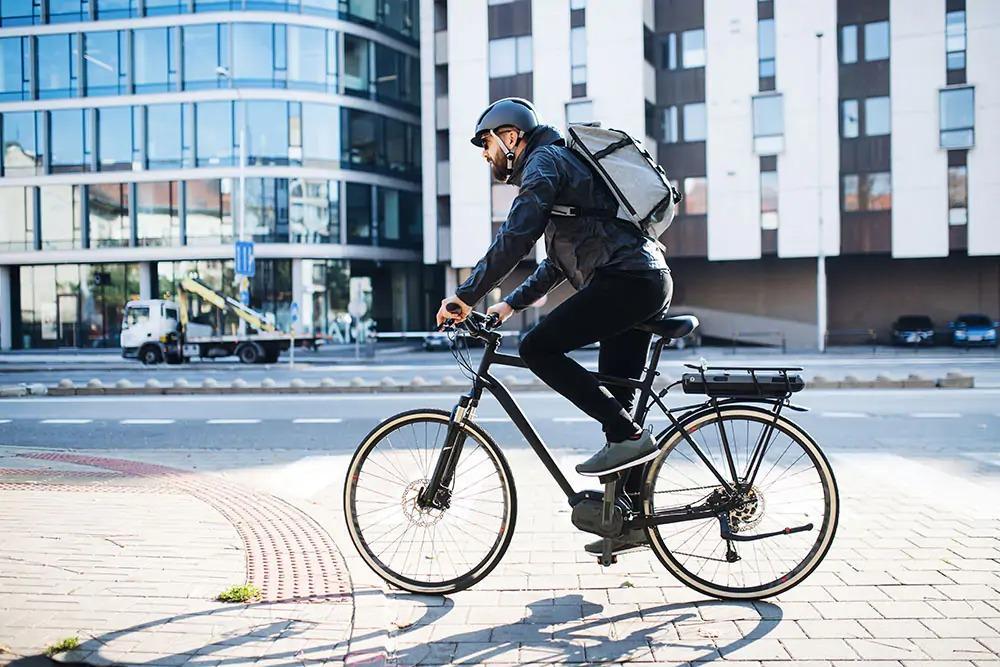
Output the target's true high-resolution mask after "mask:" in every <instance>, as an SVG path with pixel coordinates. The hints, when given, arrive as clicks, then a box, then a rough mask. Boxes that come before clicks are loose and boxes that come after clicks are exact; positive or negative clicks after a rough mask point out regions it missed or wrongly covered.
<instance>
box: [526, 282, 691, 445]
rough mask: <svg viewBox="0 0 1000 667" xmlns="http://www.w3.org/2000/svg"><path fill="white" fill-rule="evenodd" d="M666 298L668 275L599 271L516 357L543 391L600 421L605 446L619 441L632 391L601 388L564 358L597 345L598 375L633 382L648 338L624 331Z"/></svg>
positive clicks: (627, 425) (626, 429)
mask: <svg viewBox="0 0 1000 667" xmlns="http://www.w3.org/2000/svg"><path fill="white" fill-rule="evenodd" d="M672 294H673V281H672V280H671V277H670V271H669V270H659V269H652V270H648V271H614V270H609V269H603V270H602V269H599V270H598V271H597V273H596V274H595V276H594V278H593V279H592V280H591V281H590V283H589V284H588V285H587V286H586V287H584V288H583V289H582V290H580V291H579V292H577V293H576V294H574V295H573V296H571V297H570V298H568V299H566V301H564V302H563V303H561V304H560V305H559V306H558V307H557V308H556V309H555V310H553V311H552V312H551V313H550V314H549V315H548V317H546V318H545V319H544V320H542V321H541V322H539V323H538V325H537V326H536V327H535V328H534V329H532V330H531V331H530V332H529V333H528V334H527V335H526V336H525V337H524V338H523V339H522V340H521V346H520V354H521V358H522V359H524V361H525V363H526V364H527V365H528V368H530V369H531V370H532V372H534V373H535V375H537V376H538V377H539V378H541V379H542V381H543V382H545V384H547V385H548V386H550V387H552V388H553V389H555V390H556V391H557V392H559V393H560V394H562V395H563V396H565V397H566V398H568V399H569V400H570V401H571V402H572V403H573V405H575V406H576V407H578V408H580V410H582V411H583V412H585V413H587V414H588V415H590V416H591V417H593V418H594V419H596V420H597V421H598V422H600V423H601V426H602V427H603V429H604V432H605V434H607V436H608V439H609V440H613V441H620V440H624V439H625V438H627V437H628V436H629V435H631V434H632V432H633V431H634V428H635V427H634V425H633V422H632V419H631V411H632V406H633V403H634V401H635V390H634V389H630V388H628V387H602V386H601V385H600V384H599V383H598V382H597V380H596V379H595V378H594V376H593V375H591V374H590V372H589V371H587V369H585V368H584V367H583V366H581V365H580V364H578V363H577V362H575V361H573V360H572V359H570V358H569V357H568V356H566V353H567V352H569V351H570V350H576V349H578V348H581V347H583V346H584V345H589V344H591V343H595V342H597V341H600V342H601V352H600V359H599V362H598V370H599V371H600V372H601V373H606V374H608V375H615V376H618V377H629V378H638V377H639V375H640V374H641V373H642V370H643V367H644V366H645V363H646V355H647V354H648V352H649V342H650V338H651V337H652V334H649V333H646V332H643V331H637V330H635V329H633V328H632V327H633V326H635V325H636V324H639V323H642V322H645V321H646V320H648V319H650V318H652V317H653V316H654V315H656V314H657V313H659V312H661V311H663V310H665V309H666V308H667V307H668V306H669V305H670V298H671V296H672Z"/></svg>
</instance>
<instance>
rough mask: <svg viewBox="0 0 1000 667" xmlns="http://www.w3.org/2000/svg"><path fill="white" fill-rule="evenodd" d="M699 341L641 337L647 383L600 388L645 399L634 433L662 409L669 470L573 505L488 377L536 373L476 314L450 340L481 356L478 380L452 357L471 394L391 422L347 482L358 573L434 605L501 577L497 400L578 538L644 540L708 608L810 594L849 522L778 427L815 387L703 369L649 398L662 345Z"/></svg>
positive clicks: (535, 438)
mask: <svg viewBox="0 0 1000 667" xmlns="http://www.w3.org/2000/svg"><path fill="white" fill-rule="evenodd" d="M697 326H698V321H697V319H696V318H694V317H692V316H680V317H672V318H663V319H658V320H654V321H650V322H647V323H645V324H643V325H640V327H641V328H643V329H645V330H647V331H650V332H652V333H653V334H654V342H653V344H652V346H651V349H652V353H651V357H650V358H649V364H648V366H647V367H646V369H645V372H644V373H643V375H642V377H641V378H639V379H632V378H620V377H612V376H608V375H603V374H601V373H593V374H594V376H595V377H596V378H597V379H598V381H599V382H601V383H602V384H605V385H619V386H626V387H632V388H633V389H637V390H639V396H638V398H637V401H636V405H635V408H634V412H633V418H634V419H635V421H636V423H638V424H640V425H643V424H644V423H645V420H646V418H647V414H648V412H649V410H650V409H651V407H652V406H653V405H656V406H657V407H658V408H659V409H660V410H661V411H662V412H663V413H664V415H666V417H667V420H668V422H669V425H668V426H667V427H666V428H664V429H663V430H661V431H660V432H659V433H657V434H656V435H655V440H656V442H657V445H658V447H659V449H660V454H659V455H658V456H657V457H656V458H655V459H653V460H651V461H649V462H647V463H645V464H641V469H640V474H641V488H640V489H639V490H638V491H629V490H627V489H626V488H625V487H624V480H625V478H626V475H627V474H629V473H630V470H631V469H629V470H625V471H622V472H620V473H613V474H610V475H606V476H603V477H600V478H599V480H600V482H601V483H602V484H603V485H604V489H603V491H580V492H577V491H576V490H575V489H574V488H573V486H572V485H571V484H570V483H569V481H568V480H567V479H566V477H565V475H563V473H562V471H561V470H560V469H559V467H558V465H557V464H556V463H555V461H554V460H553V458H552V455H551V454H550V453H549V450H548V449H547V447H546V446H545V443H544V442H543V441H542V439H541V437H540V436H539V435H538V433H537V431H536V430H535V429H534V427H533V426H532V425H531V423H530V422H529V421H528V419H527V418H526V417H525V415H524V413H523V412H522V411H521V409H520V407H519V406H518V405H517V402H516V401H515V400H514V398H513V397H512V396H511V394H510V392H509V390H508V389H507V388H506V387H505V386H504V384H503V383H502V382H500V381H499V380H498V379H497V378H496V377H494V376H493V375H492V374H491V373H490V367H491V366H492V365H494V364H496V365H503V366H516V367H522V368H523V367H525V364H524V362H523V361H522V360H521V359H520V358H519V357H517V356H514V355H509V354H504V353H501V352H499V346H500V339H501V334H500V333H498V332H497V331H496V329H497V327H498V321H497V320H496V319H495V318H494V317H492V316H491V317H487V316H485V315H483V314H482V313H478V312H473V313H471V314H470V315H469V317H468V318H466V319H465V320H464V321H463V322H462V323H460V324H457V325H454V324H452V325H451V326H450V328H451V329H452V330H454V331H455V332H456V333H457V332H461V333H462V334H463V335H465V336H471V337H475V338H479V339H481V340H482V341H484V342H485V343H486V347H485V351H484V353H483V356H482V359H481V361H480V363H479V366H478V369H473V368H472V364H471V361H470V360H469V359H468V358H467V357H466V358H465V359H464V361H463V357H462V356H461V355H460V354H458V353H456V355H455V356H456V360H458V361H459V363H461V364H462V365H463V368H464V369H466V370H467V371H469V372H470V373H471V375H470V379H471V380H472V387H471V388H470V390H469V391H468V392H467V393H465V394H463V395H462V396H461V397H460V398H459V400H458V403H457V405H455V407H454V408H453V409H452V410H451V411H450V412H448V411H445V410H438V409H424V408H420V409H415V410H408V411H405V412H402V413H400V414H397V415H395V416H393V417H390V418H388V419H386V420H385V421H383V422H382V423H380V424H379V425H377V426H376V427H375V428H374V429H372V431H371V432H370V433H369V434H368V435H367V436H366V437H365V438H364V440H363V441H362V442H361V444H360V445H359V447H358V449H357V451H356V452H355V454H354V456H353V458H352V460H351V463H350V466H349V467H348V472H347V479H346V482H345V486H344V509H345V516H346V521H347V527H348V531H349V532H350V535H351V539H352V540H353V542H354V545H355V546H356V547H357V549H358V552H359V553H360V555H361V557H362V558H363V559H364V561H365V562H366V563H367V564H368V566H369V567H371V568H372V569H373V570H374V571H375V572H376V573H377V574H378V575H379V576H380V577H381V578H382V579H383V580H385V581H386V582H387V583H389V584H390V585H393V586H396V587H398V588H401V589H403V590H406V591H410V592H413V593H424V594H438V595H446V594H449V593H454V592H457V591H460V590H463V589H466V588H468V587H470V586H472V585H474V584H476V583H477V582H479V581H481V580H482V579H483V578H484V577H486V576H487V575H488V574H489V573H490V571H492V570H493V568H494V567H496V565H497V564H498V563H499V562H500V559H501V558H502V557H503V554H504V552H505V551H506V550H507V547H508V546H509V545H510V541H511V538H512V536H513V533H514V527H515V523H516V518H517V494H516V490H515V487H514V480H513V477H512V474H511V471H510V467H509V466H508V464H507V461H506V458H505V457H504V455H503V453H502V451H501V450H500V448H499V446H498V445H497V444H496V443H495V441H494V440H493V439H492V438H491V437H490V435H489V434H488V433H487V432H486V431H485V430H484V429H483V428H482V427H481V426H480V425H479V424H477V423H476V421H475V413H476V408H477V406H478V404H479V401H480V399H481V397H482V393H483V391H484V390H488V391H489V392H490V393H491V394H492V395H493V396H494V397H495V398H496V400H497V401H498V402H499V404H500V406H501V407H502V408H503V409H504V411H505V412H506V413H507V415H508V416H509V417H510V418H511V421H512V422H513V424H514V425H515V426H516V428H517V429H518V430H519V431H520V433H521V435H523V436H524V439H525V441H526V442H527V443H528V445H529V446H530V447H531V449H532V450H533V451H534V452H535V454H536V455H537V456H538V458H539V459H540V460H541V462H542V464H543V465H544V466H545V468H546V469H547V470H548V472H549V474H551V475H552V477H553V479H554V480H555V481H556V483H557V484H558V485H559V487H560V489H561V490H562V491H563V492H564V493H565V495H566V498H567V500H568V502H569V504H570V506H571V507H572V513H571V521H572V523H573V525H574V526H575V527H576V528H578V529H580V530H583V531H585V532H589V533H593V534H596V535H600V536H602V537H613V536H617V535H620V534H621V533H622V531H623V530H627V529H634V528H640V529H644V530H645V533H646V537H647V539H648V546H649V548H652V550H653V552H654V553H655V554H656V556H657V558H658V559H659V560H660V562H661V563H662V564H663V565H664V567H666V569H667V570H668V571H669V572H671V573H672V574H673V575H674V576H675V577H677V578H678V579H679V580H680V581H681V582H683V583H684V584H686V585H687V586H689V587H690V588H693V589H694V590H697V591H699V592H701V593H703V594H705V595H709V596H712V597H717V598H721V599H742V600H747V599H760V598H765V597H770V596H773V595H777V594H779V593H782V592H784V591H787V590H789V589H790V588H792V587H793V586H795V585H797V584H799V583H800V582H801V581H802V580H804V579H805V578H806V577H807V576H809V574H811V573H812V572H813V571H814V570H815V569H816V567H817V566H818V565H819V564H820V562H821V561H822V560H823V558H824V556H825V555H826V553H827V551H828V550H829V548H830V545H831V543H832V541H833V537H834V534H835V533H836V528H837V520H838V516H839V507H840V502H839V495H838V491H837V485H836V481H835V479H834V476H833V471H832V469H831V468H830V464H829V462H828V461H827V459H826V457H825V456H824V455H823V453H822V451H821V450H820V448H819V446H818V445H817V444H816V443H815V442H814V441H813V439H812V438H811V437H810V436H809V435H808V434H807V433H806V431H805V430H804V429H802V428H801V427H799V426H798V425H796V424H795V423H794V422H792V421H791V420H790V419H788V418H787V417H786V416H784V415H782V411H783V409H784V408H789V409H791V410H796V411H805V410H806V408H802V407H799V406H796V405H793V404H792V403H791V400H790V398H791V396H792V394H793V393H795V392H798V391H800V390H802V389H803V387H804V383H803V381H802V379H801V376H800V375H798V374H794V372H795V371H801V370H802V369H801V368H799V367H737V366H707V365H706V364H705V363H704V361H703V362H702V363H701V364H700V365H693V364H685V366H686V367H688V368H689V369H690V371H691V372H686V373H684V374H683V375H682V378H681V379H680V380H678V381H676V382H673V383H671V384H670V385H668V386H667V387H665V388H662V389H659V390H654V389H653V382H654V379H655V378H656V376H657V375H659V373H658V371H657V366H658V364H659V360H660V354H661V352H662V350H663V347H664V345H666V344H667V343H668V342H669V341H670V340H671V339H675V338H679V337H681V336H684V335H687V334H689V333H691V332H692V331H694V329H695V328H696V327H697ZM678 385H680V387H681V389H682V390H683V392H684V393H685V394H698V395H704V396H705V400H703V401H702V402H700V403H694V404H690V405H684V406H680V407H677V408H674V410H673V411H671V410H670V409H669V408H668V407H667V406H666V405H665V404H664V403H663V400H662V399H663V397H664V396H665V395H666V394H667V392H668V391H669V390H670V389H672V388H674V387H676V386H678ZM675 413H677V414H675ZM393 438H395V441H396V442H395V445H394V443H393ZM751 442H752V443H753V444H752V445H751ZM786 456H788V458H787V459H786ZM782 461H785V463H784V464H783V465H782ZM789 461H790V463H789ZM779 465H781V467H780V468H779ZM762 471H763V472H762ZM418 543H419V544H418ZM604 545H605V546H604V551H603V553H602V554H601V555H600V556H598V558H597V560H598V563H599V564H600V565H602V566H605V567H607V566H610V565H612V564H613V563H615V562H616V561H617V558H616V556H615V555H613V554H612V553H611V550H610V549H611V547H610V540H605V542H604Z"/></svg>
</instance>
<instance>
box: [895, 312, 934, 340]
mask: <svg viewBox="0 0 1000 667" xmlns="http://www.w3.org/2000/svg"><path fill="white" fill-rule="evenodd" d="M892 344H893V345H914V346H916V345H933V344H934V323H933V322H932V321H931V318H929V317H928V316H926V315H900V316H899V318H898V319H897V320H896V321H895V322H893V323H892Z"/></svg>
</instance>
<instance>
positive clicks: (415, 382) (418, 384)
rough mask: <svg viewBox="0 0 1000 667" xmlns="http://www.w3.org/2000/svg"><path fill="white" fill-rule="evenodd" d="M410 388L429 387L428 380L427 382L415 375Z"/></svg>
mask: <svg viewBox="0 0 1000 667" xmlns="http://www.w3.org/2000/svg"><path fill="white" fill-rule="evenodd" d="M410 386H411V387H426V386H427V380H425V379H424V378H422V377H421V376H419V375H414V376H413V378H412V379H411V380H410Z"/></svg>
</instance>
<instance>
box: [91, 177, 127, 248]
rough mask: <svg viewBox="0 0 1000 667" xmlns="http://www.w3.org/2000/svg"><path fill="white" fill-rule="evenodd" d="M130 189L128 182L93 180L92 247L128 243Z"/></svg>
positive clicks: (117, 245)
mask: <svg viewBox="0 0 1000 667" xmlns="http://www.w3.org/2000/svg"><path fill="white" fill-rule="evenodd" d="M128 189H129V186H128V184H127V183H93V184H91V185H88V186H87V210H88V214H87V218H88V220H89V221H90V247H91V248H115V247H122V246H127V245H128V242H129V213H128Z"/></svg>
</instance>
